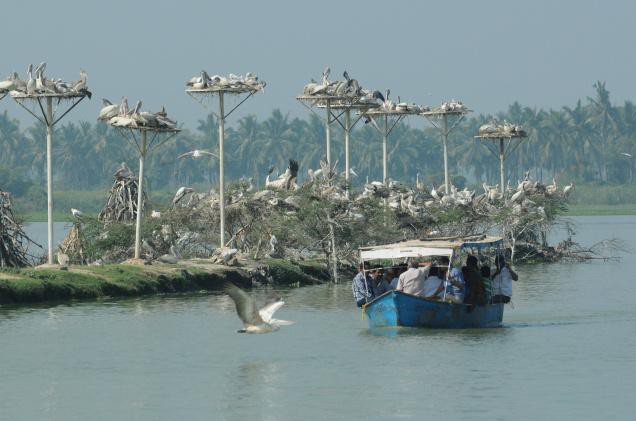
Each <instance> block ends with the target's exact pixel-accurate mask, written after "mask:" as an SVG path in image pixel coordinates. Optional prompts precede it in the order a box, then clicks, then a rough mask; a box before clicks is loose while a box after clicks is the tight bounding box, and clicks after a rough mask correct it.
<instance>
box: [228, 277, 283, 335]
mask: <svg viewBox="0 0 636 421" xmlns="http://www.w3.org/2000/svg"><path fill="white" fill-rule="evenodd" d="M223 290H224V291H225V292H226V293H227V295H229V296H230V298H231V299H232V300H233V301H234V305H235V306H236V312H237V314H238V316H239V318H240V319H241V321H242V322H243V329H240V330H238V332H239V333H269V332H273V331H275V330H278V329H279V328H280V326H284V325H290V324H293V323H294V322H291V321H288V320H278V319H274V318H273V317H272V316H273V315H274V313H275V312H276V311H277V310H278V309H279V308H281V307H282V306H283V304H285V302H284V301H283V300H281V299H277V300H276V301H274V302H272V303H269V304H267V305H265V306H264V307H262V308H261V309H257V307H256V301H254V299H253V298H252V297H251V296H250V295H249V294H248V293H247V292H245V291H243V290H242V289H241V288H239V287H237V286H236V285H234V284H232V283H229V282H228V283H226V284H225V285H224V288H223Z"/></svg>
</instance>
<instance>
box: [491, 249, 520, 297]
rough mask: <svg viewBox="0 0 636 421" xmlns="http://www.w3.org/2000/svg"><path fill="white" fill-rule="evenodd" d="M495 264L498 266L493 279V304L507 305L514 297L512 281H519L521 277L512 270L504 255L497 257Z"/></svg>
mask: <svg viewBox="0 0 636 421" xmlns="http://www.w3.org/2000/svg"><path fill="white" fill-rule="evenodd" d="M495 264H496V265H497V270H496V271H495V273H494V274H493V278H492V295H493V297H492V302H493V303H504V304H507V303H509V302H510V298H511V297H512V281H513V280H514V281H516V280H517V279H519V276H518V275H517V273H516V272H515V271H514V270H512V269H510V266H508V264H507V263H506V259H505V258H504V257H503V255H501V254H498V255H497V257H495Z"/></svg>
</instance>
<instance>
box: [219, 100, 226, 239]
mask: <svg viewBox="0 0 636 421" xmlns="http://www.w3.org/2000/svg"><path fill="white" fill-rule="evenodd" d="M224 141H225V109H224V105H223V92H222V91H221V92H219V211H220V219H221V227H220V230H221V244H220V247H221V248H223V247H225V176H224V166H223V143H224Z"/></svg>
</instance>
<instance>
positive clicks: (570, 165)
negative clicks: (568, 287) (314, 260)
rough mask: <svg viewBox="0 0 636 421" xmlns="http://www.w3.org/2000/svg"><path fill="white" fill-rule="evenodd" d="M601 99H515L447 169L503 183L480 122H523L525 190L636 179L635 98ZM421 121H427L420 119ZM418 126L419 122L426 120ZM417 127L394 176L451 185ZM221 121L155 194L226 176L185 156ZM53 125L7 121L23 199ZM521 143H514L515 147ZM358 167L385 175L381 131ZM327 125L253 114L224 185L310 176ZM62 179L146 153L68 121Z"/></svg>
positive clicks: (3, 124) (462, 144)
mask: <svg viewBox="0 0 636 421" xmlns="http://www.w3.org/2000/svg"><path fill="white" fill-rule="evenodd" d="M593 88H594V91H593V92H592V95H591V96H588V97H587V98H585V99H582V100H579V101H578V102H577V103H576V104H575V105H574V106H573V107H567V106H566V107H563V108H561V109H559V110H552V109H549V110H543V109H537V108H532V107H525V106H522V105H521V104H519V103H518V102H515V103H514V104H512V105H510V106H509V108H508V110H507V111H505V112H501V113H498V114H496V115H484V114H479V115H471V116H469V117H468V118H466V119H465V120H464V121H463V122H461V124H459V125H458V126H457V128H456V129H455V130H454V131H453V132H452V133H451V136H450V142H449V165H450V173H451V176H452V179H453V182H454V183H455V184H456V185H458V186H462V185H464V184H466V185H468V186H470V185H481V183H482V182H487V183H489V184H496V183H497V182H498V180H499V166H498V161H497V158H496V157H495V156H493V154H491V153H490V152H489V150H488V148H487V147H486V146H485V145H483V144H481V142H480V141H476V140H475V139H474V136H475V135H476V134H477V133H478V129H479V126H480V125H482V124H484V123H485V122H487V121H489V120H491V119H492V118H497V119H498V120H499V121H503V120H507V121H509V122H512V123H515V124H521V125H522V126H523V127H524V128H525V129H526V130H527V132H528V138H527V139H526V140H524V141H523V142H521V143H520V144H519V146H518V148H516V149H515V151H514V152H513V153H512V154H511V155H510V157H509V158H508V160H507V163H506V167H507V168H506V172H507V174H506V176H507V178H508V179H510V180H511V183H512V184H515V183H516V181H517V179H518V178H520V177H521V175H522V174H523V172H524V171H528V170H530V171H531V174H532V176H533V178H537V179H543V180H544V181H545V182H550V181H551V179H552V177H553V176H555V177H557V179H558V181H559V183H561V184H562V183H565V182H566V181H567V182H569V181H573V180H574V181H576V182H579V183H598V184H631V183H633V182H634V177H633V170H634V157H636V147H635V142H634V140H635V139H636V108H635V107H634V104H633V103H632V102H631V101H626V102H625V103H624V104H622V105H615V104H612V102H611V101H610V94H609V91H608V90H607V89H606V87H605V83H604V82H601V81H599V82H596V83H595V84H594V85H593ZM412 118H420V117H412ZM418 125H421V124H419V123H418ZM425 127H426V128H423V129H420V128H414V127H412V126H410V125H409V124H408V123H400V124H399V125H398V126H396V128H395V130H394V131H393V132H392V133H391V136H390V138H389V146H388V162H389V175H390V177H391V178H392V179H395V180H399V181H402V182H405V183H409V184H412V183H414V182H415V177H416V174H418V173H419V175H420V179H421V180H423V181H424V182H426V183H428V184H432V183H435V184H436V185H437V184H441V183H442V181H443V158H442V144H441V141H440V135H439V132H438V131H436V130H435V129H434V128H433V127H432V126H431V125H430V124H429V125H427V126H425ZM217 136H218V133H217V122H216V119H215V117H214V116H213V115H212V114H210V115H208V116H207V117H206V118H205V119H203V120H200V121H199V122H198V126H197V127H196V129H194V130H191V129H184V130H183V131H182V132H181V133H180V134H179V135H178V136H177V137H176V138H174V139H173V140H171V141H169V142H167V143H166V144H165V145H163V146H162V147H161V148H159V149H158V150H156V151H155V152H154V153H153V154H152V155H151V156H150V158H149V159H148V160H147V168H148V169H147V173H146V174H147V178H148V182H149V186H150V188H151V189H154V190H165V189H170V190H172V189H174V188H175V187H178V186H181V185H197V184H199V185H202V184H210V183H216V182H217V181H218V161H217V159H216V158H214V157H204V158H200V159H198V160H192V159H190V158H183V159H179V158H177V157H178V156H179V155H180V154H181V153H184V152H187V151H190V150H193V149H208V150H212V151H214V150H215V149H216V145H217ZM45 138H46V130H45V127H44V126H43V125H41V124H33V125H31V126H28V127H26V128H22V127H20V124H19V122H18V121H17V120H16V119H14V118H12V117H11V116H10V115H9V114H8V113H7V111H5V112H4V113H2V114H0V144H1V145H2V154H1V155H0V190H5V191H10V192H11V193H13V194H14V195H16V196H22V195H26V194H30V195H42V192H43V188H44V187H43V186H45V183H46V148H45ZM343 138H344V134H343V133H342V130H341V129H340V128H339V127H338V125H337V124H334V125H333V129H332V160H333V161H334V162H335V161H336V159H338V162H339V164H338V169H339V170H340V171H342V170H344V145H343V143H344V141H343ZM513 142H514V141H513ZM350 148H351V166H352V168H354V170H355V172H356V173H357V174H358V177H355V178H353V179H352V182H353V184H354V186H355V185H361V184H362V183H364V182H366V180H367V179H369V180H381V179H382V140H381V136H380V134H379V133H378V132H377V131H376V130H375V129H374V128H373V127H372V126H371V124H363V122H362V121H361V122H360V123H359V124H358V126H357V127H356V128H355V129H354V130H353V132H352V136H351V146H350ZM325 149H326V147H325V127H324V124H323V122H322V120H321V119H320V118H319V117H317V116H315V115H313V114H309V116H308V117H307V118H291V117H289V116H288V115H285V114H283V113H282V112H281V111H280V110H278V109H275V110H273V111H272V113H271V115H270V116H269V117H268V118H266V119H264V120H259V119H258V118H257V117H255V116H253V115H248V116H246V117H243V118H241V119H239V120H238V121H236V122H235V123H234V124H232V125H231V127H228V128H227V129H226V142H225V150H226V157H225V160H226V164H225V168H226V179H227V180H229V181H236V180H238V179H240V178H241V177H252V178H253V180H254V182H255V183H257V184H258V185H260V186H262V185H263V184H264V180H265V176H266V174H267V171H268V169H269V168H271V167H276V168H278V169H279V171H284V169H285V167H286V166H287V162H288V160H289V159H290V158H293V159H296V160H297V161H299V163H300V177H301V180H300V181H302V178H303V177H304V176H305V175H306V171H307V169H309V168H313V169H317V168H319V161H320V160H321V159H324V156H325ZM53 151H54V158H53V162H54V171H53V173H54V177H55V181H54V183H55V188H56V189H57V190H96V189H105V188H107V187H108V186H109V185H110V184H111V181H112V174H113V172H114V171H115V170H116V169H117V168H118V167H119V165H120V163H122V162H126V163H128V165H129V166H130V167H131V168H133V170H135V171H136V169H137V153H136V150H135V149H133V147H132V146H131V145H129V144H127V143H126V141H125V140H124V139H123V138H122V137H121V136H120V135H119V134H118V133H117V132H116V131H115V130H113V129H111V128H109V127H108V126H107V125H106V124H103V123H97V122H88V121H81V122H79V123H73V122H68V123H66V124H63V125H61V126H59V127H58V128H56V129H55V133H54V148H53Z"/></svg>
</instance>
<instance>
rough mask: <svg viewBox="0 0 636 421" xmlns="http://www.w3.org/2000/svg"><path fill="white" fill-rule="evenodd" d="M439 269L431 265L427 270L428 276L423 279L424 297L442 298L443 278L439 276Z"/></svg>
mask: <svg viewBox="0 0 636 421" xmlns="http://www.w3.org/2000/svg"><path fill="white" fill-rule="evenodd" d="M439 275H440V270H439V268H438V267H437V266H433V267H431V268H430V270H429V274H428V277H427V278H426V281H424V297H426V298H429V299H433V300H436V299H438V298H442V295H443V293H444V280H443V279H442V278H441V277H440V276H439Z"/></svg>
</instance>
